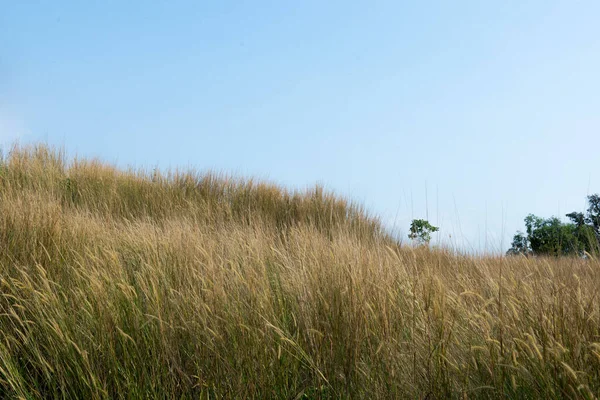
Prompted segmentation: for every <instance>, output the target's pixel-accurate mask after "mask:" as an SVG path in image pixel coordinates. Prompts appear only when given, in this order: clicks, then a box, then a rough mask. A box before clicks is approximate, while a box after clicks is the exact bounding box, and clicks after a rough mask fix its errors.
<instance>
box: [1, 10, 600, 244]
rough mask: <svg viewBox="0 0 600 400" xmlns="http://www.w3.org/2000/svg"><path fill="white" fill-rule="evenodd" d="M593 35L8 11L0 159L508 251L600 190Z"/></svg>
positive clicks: (375, 17) (342, 13)
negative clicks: (265, 191) (155, 176)
mask: <svg viewBox="0 0 600 400" xmlns="http://www.w3.org/2000/svg"><path fill="white" fill-rule="evenodd" d="M599 21H600V2H598V1H597V0H593V1H560V2H558V1H551V0H540V1H480V0H477V1H441V2H434V1H428V2H426V1H414V2H410V3H409V2H401V1H365V2H356V1H348V0H345V1H272V2H261V1H252V2H250V1H246V2H241V1H240V2H234V1H214V2H200V1H189V2H181V1H85V2H84V1H61V0H52V1H25V0H24V1H14V0H0V142H2V143H4V144H6V143H10V142H11V141H12V140H14V139H18V140H19V141H20V142H22V143H24V142H32V141H47V142H49V143H50V144H56V145H59V146H65V147H66V149H67V151H68V152H69V153H70V154H75V153H77V154H78V155H82V156H98V157H100V158H102V159H104V160H106V161H109V162H113V163H117V164H119V165H122V166H128V165H133V166H138V167H140V166H145V167H149V168H151V167H154V166H156V165H158V166H160V167H162V168H169V167H184V168H185V167H188V166H192V167H195V168H199V169H201V170H205V169H215V170H218V171H224V172H231V173H235V174H241V175H245V176H256V177H259V178H264V179H269V180H272V181H275V182H278V183H281V184H284V185H287V186H289V187H292V188H305V187H307V186H310V185H313V184H314V183H316V182H320V183H322V184H324V185H325V186H326V187H327V188H329V189H332V190H334V191H336V192H338V193H339V194H343V195H348V196H350V197H351V198H352V199H355V200H357V201H359V202H362V203H363V204H364V205H365V206H366V207H367V208H368V209H370V210H371V211H372V212H374V213H376V214H378V215H380V216H381V218H382V219H383V220H384V221H385V223H386V224H388V225H389V226H395V227H396V228H398V229H401V230H403V231H404V232H406V231H407V230H408V225H409V223H410V220H411V219H412V218H413V217H414V218H425V217H428V218H429V220H430V221H431V222H432V223H434V224H438V225H439V226H440V227H441V232H440V233H439V234H436V235H437V237H438V240H448V238H449V235H452V239H451V240H452V241H454V242H456V243H459V244H460V245H461V246H466V248H468V249H474V250H478V249H484V248H486V242H487V249H491V250H493V249H499V248H502V249H504V250H505V249H506V248H507V247H508V246H509V244H510V238H511V237H512V234H513V233H514V232H515V230H517V229H518V228H522V226H523V223H522V220H523V218H524V217H525V216H526V215H527V214H528V213H530V212H531V213H535V214H537V215H540V216H544V217H549V216H551V215H564V214H565V213H567V212H570V211H573V210H583V209H584V206H585V196H586V195H587V194H588V193H594V192H600V176H599V175H598V172H599V168H598V165H599V161H600V157H599V150H600V23H599ZM486 238H487V240H486Z"/></svg>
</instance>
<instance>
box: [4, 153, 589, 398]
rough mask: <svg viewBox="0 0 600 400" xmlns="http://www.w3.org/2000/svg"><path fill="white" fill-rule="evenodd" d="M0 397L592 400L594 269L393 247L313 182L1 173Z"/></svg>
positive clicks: (53, 162) (40, 161)
mask: <svg viewBox="0 0 600 400" xmlns="http://www.w3.org/2000/svg"><path fill="white" fill-rule="evenodd" d="M0 191H1V192H0V246H1V247H0V250H1V253H0V397H2V398H82V399H84V398H85V399H95V398H207V399H208V398H290V399H294V398H295V399H302V398H304V399H308V398H449V397H453V398H501V397H510V398H564V397H572V398H595V397H598V396H599V395H600V314H599V313H600V301H599V299H598V289H599V288H600V264H599V263H598V262H597V261H592V260H581V259H525V258H508V259H507V258H469V257H463V256H457V255H455V254H451V253H450V252H448V251H443V250H436V251H430V250H428V249H423V248H422V249H411V248H409V247H402V248H401V247H400V246H399V245H398V244H397V243H396V242H394V241H393V240H392V239H391V238H390V237H388V236H387V235H386V234H385V233H384V232H383V231H382V230H381V228H380V225H379V223H378V221H377V220H376V219H375V218H372V217H370V216H368V215H367V214H366V213H365V212H364V210H362V209H361V208H360V207H358V206H356V205H353V204H348V203H347V202H346V201H344V200H343V199H339V198H336V197H334V196H332V195H331V194H327V193H324V192H323V190H322V189H321V188H316V189H315V190H311V191H307V192H305V193H289V192H286V191H284V190H283V189H282V188H279V187H276V186H273V185H267V184H263V183H256V182H252V181H243V180H239V179H231V178H227V177H220V176H216V175H211V174H204V175H200V174H196V173H172V174H160V173H156V172H154V173H145V172H135V171H129V172H122V171H119V170H117V169H115V168H113V167H110V166H107V165H105V164H102V163H100V162H96V161H86V160H76V161H73V162H70V163H67V162H66V161H65V158H64V156H63V155H62V154H61V153H60V152H57V151H54V150H52V149H48V148H46V147H43V146H37V147H29V148H15V149H14V150H13V151H12V152H11V153H10V154H9V155H8V156H7V157H4V159H3V160H2V161H1V164H0Z"/></svg>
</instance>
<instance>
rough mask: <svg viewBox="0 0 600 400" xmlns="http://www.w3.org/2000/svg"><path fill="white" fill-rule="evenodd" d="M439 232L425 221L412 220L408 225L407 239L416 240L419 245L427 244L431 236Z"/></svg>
mask: <svg viewBox="0 0 600 400" xmlns="http://www.w3.org/2000/svg"><path fill="white" fill-rule="evenodd" d="M437 231H439V228H438V227H437V226H433V225H431V224H430V223H429V221H427V220H425V219H413V221H412V222H411V224H410V233H409V234H408V237H409V238H410V239H412V240H416V241H417V242H418V243H419V244H427V243H429V241H430V240H431V234H432V233H433V232H437Z"/></svg>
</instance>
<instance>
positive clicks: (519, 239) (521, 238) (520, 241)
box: [507, 231, 531, 256]
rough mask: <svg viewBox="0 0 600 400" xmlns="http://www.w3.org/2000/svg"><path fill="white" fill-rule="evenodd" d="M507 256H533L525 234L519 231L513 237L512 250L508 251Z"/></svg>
mask: <svg viewBox="0 0 600 400" xmlns="http://www.w3.org/2000/svg"><path fill="white" fill-rule="evenodd" d="M507 254H508V255H511V256H516V255H518V254H522V255H524V256H528V255H530V254H531V249H530V248H529V239H527V236H526V235H525V234H524V233H523V232H521V231H519V232H517V233H516V234H515V236H513V241H512V245H511V247H510V249H508V252H507Z"/></svg>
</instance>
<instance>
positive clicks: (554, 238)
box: [507, 194, 600, 257]
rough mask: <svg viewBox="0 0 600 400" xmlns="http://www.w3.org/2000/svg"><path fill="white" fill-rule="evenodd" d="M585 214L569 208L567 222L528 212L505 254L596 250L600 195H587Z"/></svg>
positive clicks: (599, 240) (590, 251)
mask: <svg viewBox="0 0 600 400" xmlns="http://www.w3.org/2000/svg"><path fill="white" fill-rule="evenodd" d="M588 203H589V208H588V209H587V212H586V214H584V213H581V212H572V213H569V214H567V215H566V216H567V217H568V218H569V219H570V222H569V223H563V222H561V220H560V219H558V218H557V217H551V218H547V219H544V218H540V217H538V216H535V215H533V214H529V215H528V216H527V217H526V218H525V228H526V234H525V233H522V232H517V233H516V234H515V236H514V237H513V242H512V246H511V248H510V249H509V250H508V251H507V254H508V255H516V254H524V255H529V254H535V255H551V256H557V257H558V256H563V255H579V256H583V255H585V253H586V252H587V253H590V254H598V252H599V251H598V250H599V247H600V245H599V244H600V196H599V195H597V194H594V195H591V196H588Z"/></svg>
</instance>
